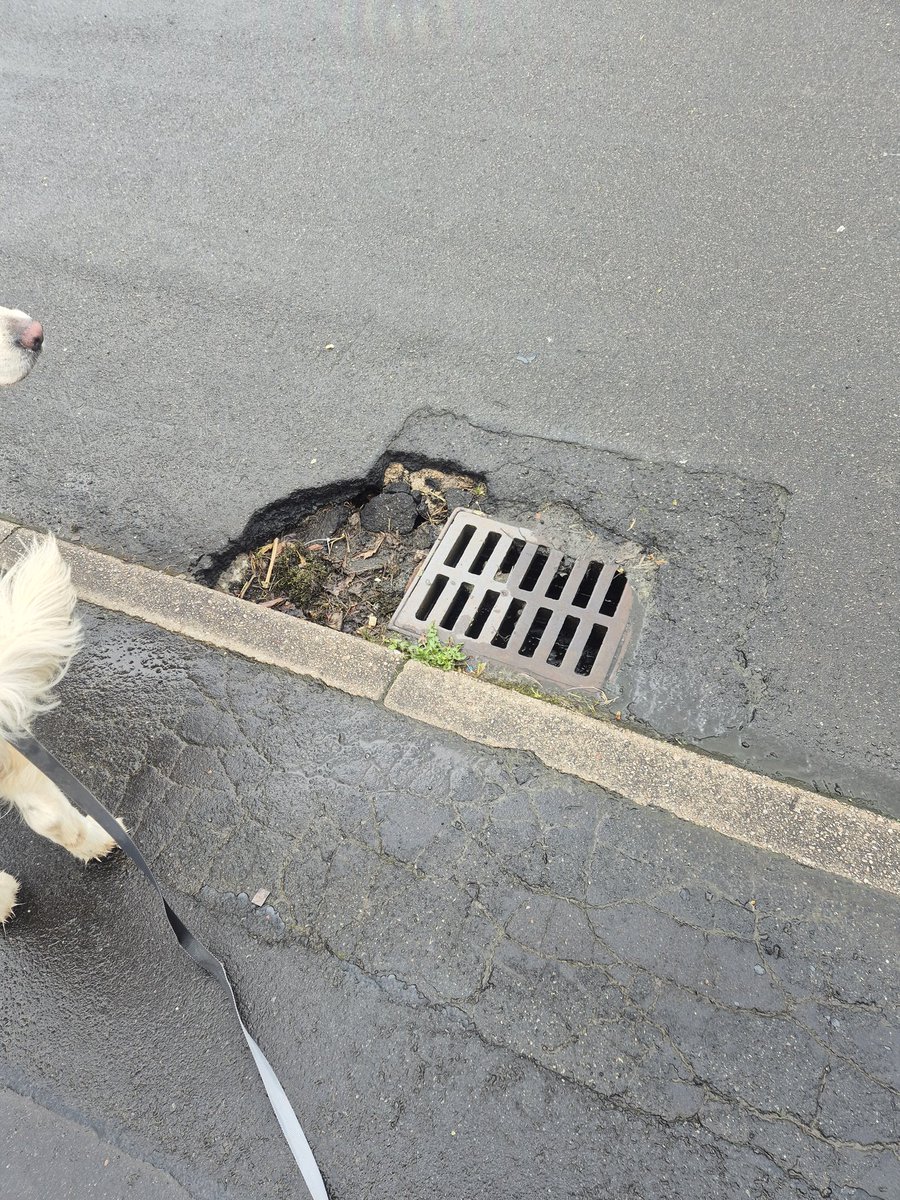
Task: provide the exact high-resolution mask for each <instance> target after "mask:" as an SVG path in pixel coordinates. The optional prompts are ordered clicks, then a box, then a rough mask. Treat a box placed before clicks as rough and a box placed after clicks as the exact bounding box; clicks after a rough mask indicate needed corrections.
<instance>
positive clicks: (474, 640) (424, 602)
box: [391, 509, 633, 690]
mask: <svg viewBox="0 0 900 1200" xmlns="http://www.w3.org/2000/svg"><path fill="white" fill-rule="evenodd" d="M632 602H633V593H632V589H631V585H630V584H629V583H628V580H627V578H626V576H625V574H624V573H623V572H621V571H619V570H617V568H616V565H615V563H607V562H603V561H601V560H600V559H592V558H587V557H585V558H575V559H573V558H571V557H567V556H565V555H563V554H562V553H560V551H558V550H555V549H554V548H553V547H552V546H548V545H547V544H546V543H542V542H540V541H538V540H537V538H536V537H535V536H534V535H533V534H532V533H531V532H530V531H529V530H526V529H517V528H513V527H511V526H507V525H501V524H500V523H499V522H497V521H492V520H490V519H489V518H487V517H485V516H484V515H483V514H482V513H476V512H472V511H470V510H468V509H457V510H456V511H455V512H454V513H453V515H452V516H451V518H450V520H449V522H448V523H447V525H446V526H445V528H444V530H443V532H442V533H441V536H440V537H439V538H438V540H437V542H436V543H435V545H434V546H433V547H432V549H431V552H430V553H429V555H428V558H427V559H426V560H425V562H424V563H423V564H422V567H421V569H420V571H419V574H418V575H417V577H416V578H415V579H414V580H413V581H412V583H411V584H410V586H409V588H408V589H407V592H406V595H405V596H404V598H403V601H402V602H401V604H400V606H399V608H398V609H397V611H396V613H395V614H394V617H393V619H392V621H391V628H392V629H395V630H397V631H398V632H400V633H404V634H407V635H409V634H412V635H414V636H419V635H421V634H422V633H424V632H426V630H427V629H428V627H429V626H430V625H431V624H436V625H437V627H438V630H439V632H440V636H441V638H442V640H445V641H446V640H449V639H450V638H452V639H453V640H454V641H455V642H457V643H459V644H461V645H462V646H463V648H464V649H465V651H466V653H467V654H469V655H471V656H472V657H474V658H478V659H482V660H485V661H487V662H489V663H490V662H494V663H497V664H498V665H503V666H507V667H512V668H513V669H516V668H517V669H518V670H520V671H523V672H525V673H526V674H529V675H532V676H534V677H536V678H538V679H541V680H544V681H545V682H549V683H553V684H556V685H557V686H569V687H577V688H581V689H587V690H590V689H592V688H593V689H599V687H600V686H601V685H602V684H603V682H604V681H605V680H606V679H607V678H608V676H609V675H610V674H611V673H612V672H613V671H614V670H615V667H616V666H617V664H618V660H619V658H620V657H621V654H622V651H623V649H624V647H625V645H626V644H627V641H628V634H629V633H630V625H629V615H630V612H631V609H632Z"/></svg>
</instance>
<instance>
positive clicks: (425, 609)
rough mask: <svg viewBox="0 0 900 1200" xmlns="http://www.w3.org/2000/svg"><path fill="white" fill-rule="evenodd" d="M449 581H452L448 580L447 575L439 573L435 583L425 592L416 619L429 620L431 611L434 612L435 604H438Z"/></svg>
mask: <svg viewBox="0 0 900 1200" xmlns="http://www.w3.org/2000/svg"><path fill="white" fill-rule="evenodd" d="M449 582H450V581H449V580H448V578H447V576H446V575H438V577H437V578H436V579H435V581H434V583H433V584H432V585H431V587H430V588H429V589H428V591H427V592H426V593H425V596H424V598H423V600H422V603H421V604H420V605H419V607H418V608H417V609H416V620H417V621H427V620H428V618H429V617H430V616H431V613H432V610H433V609H434V606H435V604H437V602H438V600H439V599H440V597H441V592H443V590H444V588H445V587H446V586H447V584H448V583H449Z"/></svg>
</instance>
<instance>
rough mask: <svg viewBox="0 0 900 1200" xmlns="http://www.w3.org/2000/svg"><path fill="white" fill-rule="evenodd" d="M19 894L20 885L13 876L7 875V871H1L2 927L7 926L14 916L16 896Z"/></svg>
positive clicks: (0, 919) (0, 907) (0, 920)
mask: <svg viewBox="0 0 900 1200" xmlns="http://www.w3.org/2000/svg"><path fill="white" fill-rule="evenodd" d="M18 894H19V885H18V884H17V883H16V881H15V880H14V879H13V877H12V875H7V873H6V872H5V871H0V925H5V924H6V922H7V921H8V920H9V918H10V917H11V916H12V910H13V909H14V908H15V907H16V896H18Z"/></svg>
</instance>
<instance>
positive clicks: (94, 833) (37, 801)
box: [0, 308, 115, 925]
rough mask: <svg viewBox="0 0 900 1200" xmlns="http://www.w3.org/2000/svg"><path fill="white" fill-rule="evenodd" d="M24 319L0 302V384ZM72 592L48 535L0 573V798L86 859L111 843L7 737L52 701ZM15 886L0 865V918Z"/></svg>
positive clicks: (30, 355)
mask: <svg viewBox="0 0 900 1200" xmlns="http://www.w3.org/2000/svg"><path fill="white" fill-rule="evenodd" d="M30 322H31V318H30V317H29V316H28V314H27V313H23V312H21V311H19V310H18V309H8V308H0V385H7V386H8V385H10V384H13V383H18V382H19V380H21V379H24V378H25V376H26V375H27V374H28V372H29V371H30V370H31V367H32V366H33V364H34V361H35V360H36V358H37V354H38V351H36V350H24V349H22V347H21V346H20V345H18V343H17V342H16V338H17V336H18V334H19V332H20V331H21V330H22V329H24V328H26V327H27V326H28V325H29V323H30ZM75 599H76V597H75V589H74V588H73V587H72V581H71V579H70V576H69V568H68V566H67V565H66V564H65V562H64V561H63V558H62V555H61V554H60V552H59V548H58V546H57V544H56V541H55V539H54V538H53V537H50V536H48V537H44V538H35V539H33V540H32V541H31V543H30V544H26V545H25V546H24V547H23V554H22V557H21V558H19V560H18V561H17V562H16V563H15V564H14V565H13V567H12V568H11V569H10V570H9V571H7V573H6V574H5V575H4V576H3V577H2V578H0V799H3V800H6V801H8V802H9V803H10V804H12V806H13V807H14V808H16V809H18V811H19V813H20V814H21V816H22V818H23V819H24V820H25V822H26V823H27V824H28V825H30V826H31V828H32V829H34V830H35V831H36V832H37V833H40V834H42V835H43V836H44V837H47V838H50V840H51V841H54V842H57V843H58V844H59V845H60V846H64V847H65V849H66V850H68V851H69V852H70V853H71V854H74V855H75V856H76V858H80V859H81V860H82V861H83V862H88V861H90V860H91V859H93V858H101V857H102V856H103V855H105V854H108V853H109V851H110V850H112V848H113V846H114V845H115V842H114V841H113V840H112V839H111V838H109V837H108V836H107V835H106V834H105V833H104V831H103V830H102V829H101V828H100V826H99V825H98V824H97V823H96V821H94V820H92V818H90V817H86V816H83V815H82V814H81V813H80V812H78V811H77V809H75V808H73V806H72V805H71V804H70V803H69V801H68V800H67V799H66V798H65V796H64V795H63V794H62V792H61V791H60V790H59V788H58V787H57V786H56V785H55V784H54V783H51V781H50V780H49V779H48V778H47V777H46V775H43V774H42V773H41V772H40V771H38V770H37V769H36V768H35V767H33V766H32V765H31V763H29V762H28V761H27V759H25V758H23V756H22V755H21V754H20V753H19V752H18V750H16V749H15V747H13V746H12V745H10V742H9V740H8V739H10V738H15V737H16V736H21V735H22V734H25V733H28V732H30V729H31V723H32V722H33V720H34V719H35V717H36V716H38V715H39V714H40V713H42V712H46V711H47V710H48V709H50V708H53V707H54V705H55V704H56V703H57V701H56V700H55V699H54V697H53V694H52V693H53V689H54V687H55V686H56V685H57V684H58V683H59V681H60V679H62V677H63V675H64V674H65V672H66V669H67V668H68V665H69V662H70V660H71V658H72V656H73V655H74V654H75V653H76V651H77V650H78V647H79V643H80V629H79V625H78V622H77V620H76V618H75V615H74V614H75ZM18 890H19V886H18V883H17V882H16V880H15V879H14V878H13V877H12V875H8V874H7V873H6V872H5V871H0V925H2V924H5V923H6V921H7V920H8V919H9V917H10V915H11V914H12V911H13V908H14V907H15V904H16V898H17V896H18Z"/></svg>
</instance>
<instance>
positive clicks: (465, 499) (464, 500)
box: [444, 488, 478, 512]
mask: <svg viewBox="0 0 900 1200" xmlns="http://www.w3.org/2000/svg"><path fill="white" fill-rule="evenodd" d="M444 499H445V500H446V501H447V507H448V508H449V509H450V511H451V512H452V511H453V509H454V508H474V507H476V505H478V501H477V500H476V499H475V497H474V496H473V495H472V493H471V492H464V491H463V490H462V488H447V489H446V491H445V492H444Z"/></svg>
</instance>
